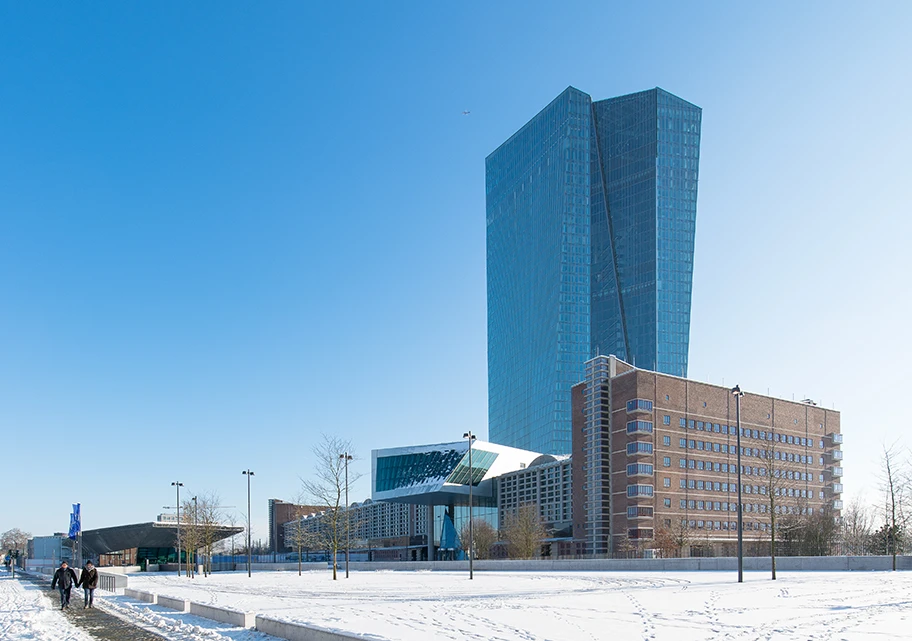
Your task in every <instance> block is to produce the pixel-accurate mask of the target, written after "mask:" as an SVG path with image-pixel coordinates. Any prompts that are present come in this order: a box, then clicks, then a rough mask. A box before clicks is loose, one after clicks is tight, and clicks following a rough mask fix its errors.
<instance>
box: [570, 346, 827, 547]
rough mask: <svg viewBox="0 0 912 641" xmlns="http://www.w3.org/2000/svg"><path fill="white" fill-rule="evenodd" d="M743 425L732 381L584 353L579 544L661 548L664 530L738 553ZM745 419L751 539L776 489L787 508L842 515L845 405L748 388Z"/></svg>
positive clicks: (576, 467) (576, 410)
mask: <svg viewBox="0 0 912 641" xmlns="http://www.w3.org/2000/svg"><path fill="white" fill-rule="evenodd" d="M736 425H737V423H736V403H735V398H734V397H733V394H732V390H731V389H729V388H727V387H722V386H718V385H710V384H708V383H699V382H695V381H691V380H688V379H685V378H680V377H677V376H672V375H668V374H662V373H658V372H654V371H649V370H644V369H638V368H635V367H633V366H632V365H630V364H629V363H626V362H624V361H622V360H620V359H617V358H615V357H613V356H610V357H609V356H599V357H597V358H594V359H592V360H590V361H588V362H587V363H586V378H585V380H584V381H583V382H582V383H580V384H578V385H576V386H574V387H573V437H574V440H573V479H574V488H573V535H574V538H575V539H576V540H577V541H579V542H580V543H581V544H580V549H581V551H583V552H585V553H588V554H592V553H595V554H607V553H623V552H625V551H629V550H641V549H650V548H651V549H655V548H656V547H658V546H659V541H658V539H659V538H662V537H665V538H666V539H675V540H678V541H680V542H682V543H683V547H684V548H686V549H685V550H683V552H684V553H686V554H697V553H703V552H709V551H711V552H712V553H714V554H734V547H733V546H734V543H735V541H736V538H737V490H738V484H737V472H738V468H737V463H736V460H737V454H738V452H737V447H736V441H737V429H736ZM741 429H742V436H741V448H742V455H741V467H742V475H741V484H742V504H743V505H744V510H743V520H744V530H745V538H746V539H748V538H750V539H757V540H762V539H763V538H767V539H768V537H769V533H768V530H769V521H770V518H769V517H770V514H769V512H768V506H769V492H770V488H771V487H772V488H775V497H776V512H777V513H778V514H781V515H782V516H783V517H787V516H790V515H804V516H810V515H814V514H818V515H819V514H826V515H828V516H832V517H833V518H838V517H839V514H840V511H841V510H842V507H843V505H842V500H841V496H840V495H841V493H842V489H843V488H842V483H841V478H842V474H843V471H842V458H843V454H842V450H841V449H840V444H841V443H842V434H841V432H840V414H839V412H837V411H835V410H828V409H825V408H822V407H819V406H817V405H815V404H813V403H812V402H809V401H802V402H795V401H787V400H782V399H777V398H772V397H769V396H763V395H760V394H752V393H745V394H744V396H743V398H742V404H741ZM781 521H782V519H780V522H781Z"/></svg>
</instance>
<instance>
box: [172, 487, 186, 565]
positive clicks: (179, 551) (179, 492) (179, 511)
mask: <svg viewBox="0 0 912 641" xmlns="http://www.w3.org/2000/svg"><path fill="white" fill-rule="evenodd" d="M171 486H172V487H175V488H177V576H180V575H181V488H182V487H183V486H184V484H183V483H181V482H180V481H174V483H172V484H171Z"/></svg>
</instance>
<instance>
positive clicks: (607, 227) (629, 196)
mask: <svg viewBox="0 0 912 641" xmlns="http://www.w3.org/2000/svg"><path fill="white" fill-rule="evenodd" d="M701 113H702V112H701V109H700V108H699V107H697V106H695V105H692V104H691V103H689V102H687V101H685V100H682V99H680V98H678V97H676V96H673V95H672V94H670V93H668V92H666V91H663V90H662V89H658V88H657V89H651V90H649V91H643V92H640V93H635V94H630V95H627V96H620V97H618V98H611V99H609V100H600V101H593V100H592V98H591V97H590V96H589V95H588V94H585V93H583V92H582V91H579V90H578V89H574V88H573V87H570V88H568V89H567V90H566V91H564V92H563V93H562V94H561V95H560V96H558V97H557V98H556V99H555V100H554V101H553V102H552V103H551V104H550V105H548V106H547V107H545V108H544V109H543V110H542V111H541V112H540V113H539V114H538V115H537V116H535V117H534V118H533V119H532V120H530V121H529V122H528V123H526V125H525V126H523V127H522V129H520V130H519V131H517V132H516V133H515V134H514V135H513V136H511V137H510V139H509V140H507V141H506V142H505V143H503V144H502V145H501V146H500V147H498V148H497V150H495V151H494V152H493V153H492V154H491V155H490V156H488V158H487V160H486V182H487V185H486V188H487V266H488V270H487V273H488V404H489V410H488V418H489V439H490V440H491V442H494V443H500V444H503V445H509V446H512V447H518V448H523V449H528V450H533V451H538V452H549V453H555V454H568V453H570V449H571V445H570V443H571V440H570V388H571V386H573V385H575V384H576V383H578V382H580V381H581V380H582V379H583V374H584V371H583V364H584V363H585V362H586V361H587V360H588V359H590V358H592V357H593V356H597V355H600V354H613V355H615V356H617V357H618V358H621V359H623V360H625V361H627V362H630V363H632V364H634V365H636V366H637V367H642V368H646V369H651V370H655V371H658V372H663V373H667V374H674V375H677V376H686V375H687V350H688V342H689V337H690V300H691V283H692V280H693V250H694V230H695V222H696V211H697V173H698V165H699V157H700V153H699V150H700V118H701Z"/></svg>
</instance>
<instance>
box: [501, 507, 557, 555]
mask: <svg viewBox="0 0 912 641" xmlns="http://www.w3.org/2000/svg"><path fill="white" fill-rule="evenodd" d="M504 521H505V522H504V526H503V529H502V531H501V534H502V535H503V538H504V540H505V541H506V542H507V550H508V552H509V554H510V557H511V558H514V559H532V558H535V557H537V556H539V555H540V554H541V545H542V540H543V539H544V538H545V537H546V536H547V531H546V530H545V525H544V523H543V522H542V518H541V515H540V514H539V513H538V507H536V506H535V505H532V504H526V505H520V506H519V508H518V509H517V510H516V511H515V512H514V513H512V514H509V515H507V516H506V518H505V519H504Z"/></svg>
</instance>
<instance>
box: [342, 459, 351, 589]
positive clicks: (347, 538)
mask: <svg viewBox="0 0 912 641" xmlns="http://www.w3.org/2000/svg"><path fill="white" fill-rule="evenodd" d="M353 458H354V457H353V456H352V455H351V454H349V453H348V452H345V454H339V459H340V460H343V461H345V578H346V579H347V578H348V556H349V550H350V549H351V515H350V514H349V503H348V462H349V461H351V460H352V459H353Z"/></svg>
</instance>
